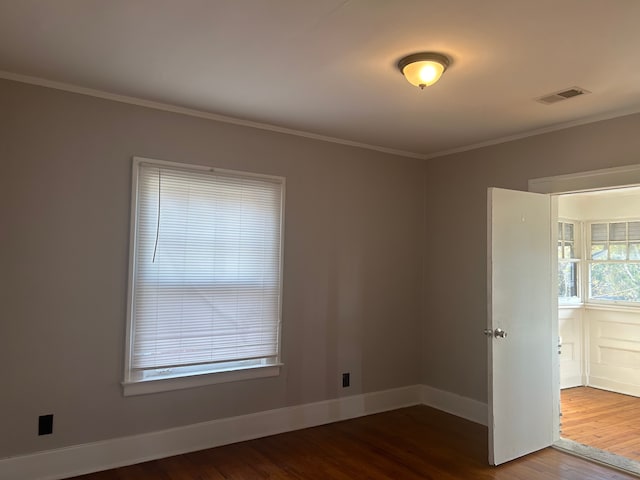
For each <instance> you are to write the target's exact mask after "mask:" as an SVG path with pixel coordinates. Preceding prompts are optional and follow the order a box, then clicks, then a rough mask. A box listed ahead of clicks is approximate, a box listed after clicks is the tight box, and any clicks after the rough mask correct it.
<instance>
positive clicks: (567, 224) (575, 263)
mask: <svg viewBox="0 0 640 480" xmlns="http://www.w3.org/2000/svg"><path fill="white" fill-rule="evenodd" d="M579 225H580V224H579V223H577V222H572V221H560V222H558V300H559V302H560V303H578V302H580V289H579V288H578V279H579V268H580V243H579V238H580V236H579V230H580V228H579Z"/></svg>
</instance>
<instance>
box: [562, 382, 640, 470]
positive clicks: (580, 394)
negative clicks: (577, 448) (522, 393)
mask: <svg viewBox="0 0 640 480" xmlns="http://www.w3.org/2000/svg"><path fill="white" fill-rule="evenodd" d="M561 405H562V436H563V437H564V438H568V439H570V440H573V441H575V442H578V443H582V444H584V445H589V446H590V447H595V448H599V449H600V450H606V451H608V452H611V453H615V454H618V455H622V456H624V457H627V458H630V459H632V460H635V461H637V462H640V398H637V397H632V396H629V395H622V394H620V393H614V392H607V391H605V390H598V389H596V388H589V387H576V388H567V389H565V390H562V393H561Z"/></svg>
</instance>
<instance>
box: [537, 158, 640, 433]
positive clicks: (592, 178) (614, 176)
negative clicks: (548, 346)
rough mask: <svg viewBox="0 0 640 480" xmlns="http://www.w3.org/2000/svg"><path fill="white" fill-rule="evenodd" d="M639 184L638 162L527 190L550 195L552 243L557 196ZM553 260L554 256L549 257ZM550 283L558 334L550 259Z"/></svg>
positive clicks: (556, 392) (556, 401)
mask: <svg viewBox="0 0 640 480" xmlns="http://www.w3.org/2000/svg"><path fill="white" fill-rule="evenodd" d="M639 185H640V164H633V165H625V166H622V167H613V168H604V169H599V170H589V171H584V172H577V173H570V174H566V175H556V176H551V177H542V178H534V179H530V180H529V184H528V186H529V191H530V192H534V193H546V194H549V195H551V204H552V209H551V212H552V213H551V227H552V228H551V237H552V238H551V240H552V242H553V243H552V245H555V244H557V242H558V239H557V235H558V229H557V228H554V225H556V223H557V221H558V208H557V201H558V198H557V197H558V196H559V195H564V194H570V193H579V192H587V191H593V190H611V189H615V188H624V187H633V186H639ZM552 260H553V259H552ZM551 275H552V278H551V286H552V291H553V292H555V294H554V297H555V299H554V301H555V302H556V308H555V314H554V315H553V316H552V327H551V328H552V334H553V335H554V337H557V336H558V335H559V327H558V313H557V297H558V295H557V290H558V262H557V259H556V260H555V261H552V267H551ZM556 360H557V361H554V362H552V365H553V370H554V371H553V372H552V381H553V385H552V389H553V419H552V421H553V423H554V439H553V440H554V442H558V441H559V440H560V362H559V359H556Z"/></svg>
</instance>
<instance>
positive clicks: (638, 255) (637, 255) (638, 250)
mask: <svg viewBox="0 0 640 480" xmlns="http://www.w3.org/2000/svg"><path fill="white" fill-rule="evenodd" d="M629 260H640V243H630V244H629Z"/></svg>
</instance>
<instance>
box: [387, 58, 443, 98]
mask: <svg viewBox="0 0 640 480" xmlns="http://www.w3.org/2000/svg"><path fill="white" fill-rule="evenodd" d="M448 66H449V59H448V58H447V57H445V56H444V55H441V54H439V53H431V52H425V53H415V54H413V55H409V56H408V57H404V58H403V59H402V60H400V61H399V62H398V69H399V70H400V71H401V72H402V74H403V75H404V76H405V78H406V79H407V81H408V82H409V83H410V84H412V85H415V86H416V87H420V88H421V89H422V88H424V87H428V86H429V85H433V84H434V83H436V82H437V81H438V80H439V79H440V77H441V76H442V74H443V73H444V71H445V70H446V69H447V67H448Z"/></svg>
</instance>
